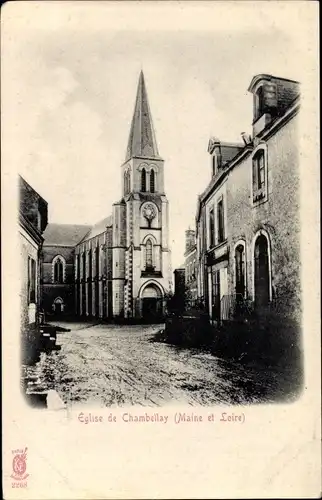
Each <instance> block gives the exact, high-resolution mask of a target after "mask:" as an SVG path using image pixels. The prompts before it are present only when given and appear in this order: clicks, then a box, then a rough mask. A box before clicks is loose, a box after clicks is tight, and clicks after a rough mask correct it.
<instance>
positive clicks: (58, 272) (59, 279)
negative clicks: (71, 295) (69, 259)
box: [54, 257, 64, 283]
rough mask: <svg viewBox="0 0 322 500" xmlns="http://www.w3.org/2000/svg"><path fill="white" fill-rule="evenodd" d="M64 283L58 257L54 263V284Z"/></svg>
mask: <svg viewBox="0 0 322 500" xmlns="http://www.w3.org/2000/svg"><path fill="white" fill-rule="evenodd" d="M63 282H64V264H63V261H62V260H61V258H60V257H58V258H57V259H56V261H55V263H54V283H63Z"/></svg>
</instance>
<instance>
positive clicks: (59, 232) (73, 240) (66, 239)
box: [43, 223, 90, 247]
mask: <svg viewBox="0 0 322 500" xmlns="http://www.w3.org/2000/svg"><path fill="white" fill-rule="evenodd" d="M89 229H90V226H88V225H87V226H85V225H80V224H56V223H51V224H48V225H47V227H46V229H45V231H44V233H43V237H44V239H45V241H44V245H60V246H68V247H74V246H76V245H77V243H79V242H80V241H81V240H82V238H84V236H85V234H86V233H87V232H88V230H89Z"/></svg>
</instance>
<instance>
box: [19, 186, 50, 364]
mask: <svg viewBox="0 0 322 500" xmlns="http://www.w3.org/2000/svg"><path fill="white" fill-rule="evenodd" d="M19 195H20V199H19V240H20V256H21V262H20V265H21V289H20V305H21V335H22V343H21V346H22V362H23V363H27V364H29V363H33V362H35V361H36V359H37V354H39V348H40V347H39V345H40V330H39V323H40V310H41V299H42V297H41V286H40V282H41V269H42V266H41V256H42V245H43V241H44V238H43V231H44V230H45V228H46V225H47V216H48V205H47V202H46V201H45V200H44V199H43V198H42V197H41V196H40V195H39V194H38V193H37V192H36V191H35V190H34V189H33V187H32V186H30V184H28V183H27V182H26V181H25V180H24V179H23V178H22V177H19Z"/></svg>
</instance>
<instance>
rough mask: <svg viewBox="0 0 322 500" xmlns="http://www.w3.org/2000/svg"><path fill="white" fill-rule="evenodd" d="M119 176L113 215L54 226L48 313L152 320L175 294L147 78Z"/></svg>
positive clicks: (46, 253) (47, 248)
mask: <svg viewBox="0 0 322 500" xmlns="http://www.w3.org/2000/svg"><path fill="white" fill-rule="evenodd" d="M111 175H113V173H112V172H111ZM121 176H122V193H121V196H120V199H119V200H118V201H116V202H115V203H114V204H113V206H112V213H111V215H109V216H107V217H106V218H104V219H103V220H101V221H99V222H98V223H97V224H95V225H94V226H92V227H90V226H86V225H84V226H80V225H73V224H48V226H47V228H46V230H45V232H44V244H43V250H42V263H43V264H42V266H43V269H42V277H41V283H42V306H43V309H44V311H45V313H47V314H49V315H51V314H53V315H75V314H76V315H77V316H81V317H95V318H101V319H116V318H128V319H130V318H134V319H141V318H144V319H147V320H155V319H158V318H161V317H162V316H163V315H164V313H165V306H166V301H165V297H166V294H167V293H168V292H169V291H170V290H171V286H172V279H171V276H172V271H171V252H170V248H169V232H168V231H169V204H168V200H167V197H166V194H165V185H164V160H163V159H162V157H161V156H160V154H159V151H158V146H157V142H156V137H155V132H154V128H153V122H152V116H151V111H150V107H149V102H148V96H147V90H146V85H145V80H144V75H143V72H142V71H141V73H140V77H139V83H138V89H137V95H136V101H135V107H134V114H133V118H132V123H131V128H130V134H129V139H128V145H127V149H126V155H125V161H124V163H123V165H121Z"/></svg>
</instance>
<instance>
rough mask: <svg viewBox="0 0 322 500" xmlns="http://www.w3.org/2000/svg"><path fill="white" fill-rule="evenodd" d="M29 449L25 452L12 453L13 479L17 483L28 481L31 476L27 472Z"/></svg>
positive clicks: (16, 451) (15, 451) (14, 451)
mask: <svg viewBox="0 0 322 500" xmlns="http://www.w3.org/2000/svg"><path fill="white" fill-rule="evenodd" d="M27 449H28V448H25V449H24V450H13V451H12V453H13V454H14V457H13V459H12V474H11V477H12V479H14V480H15V481H24V480H25V479H27V477H28V476H29V474H26V471H27Z"/></svg>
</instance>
